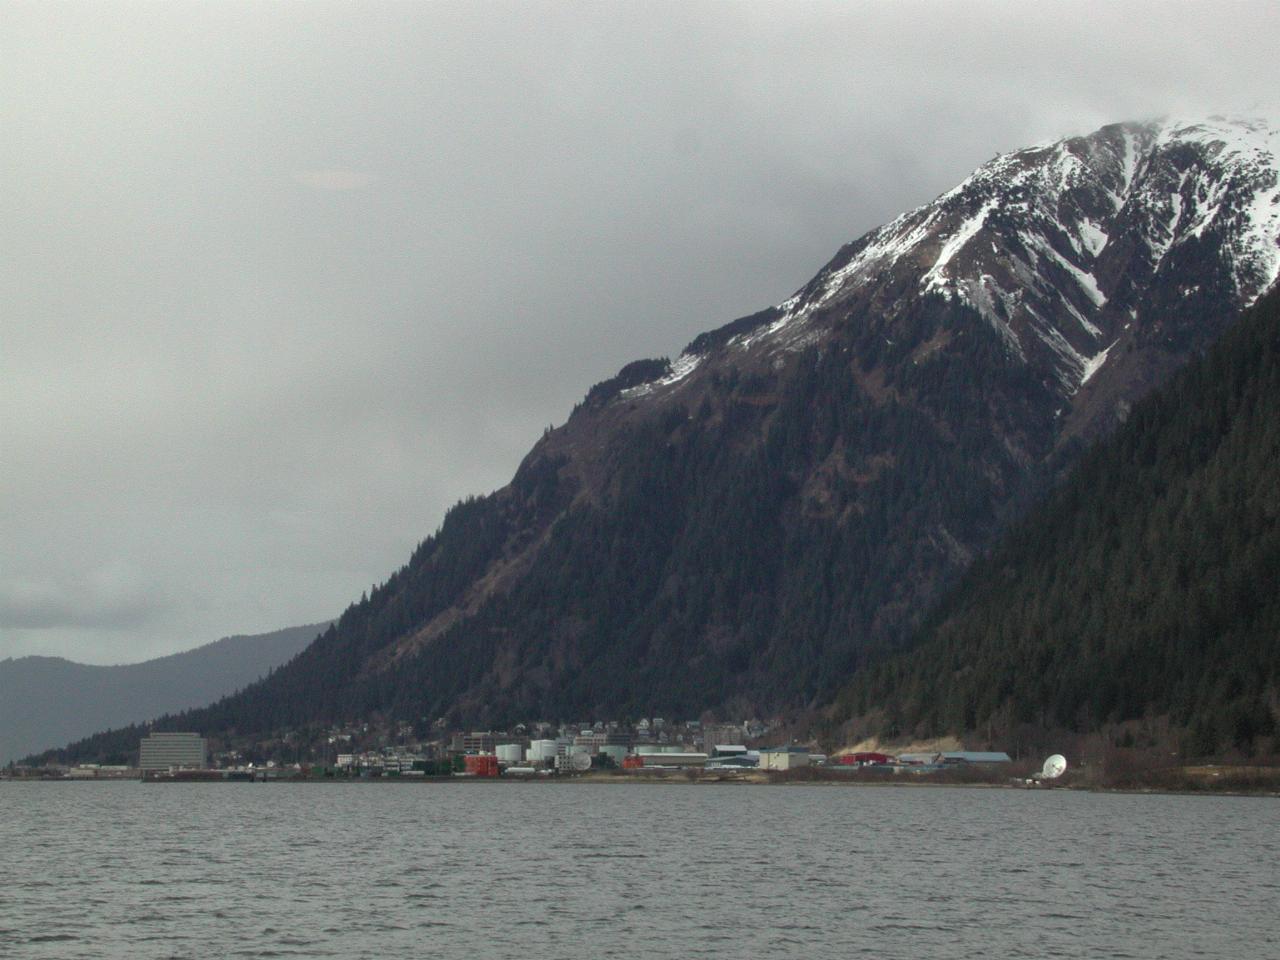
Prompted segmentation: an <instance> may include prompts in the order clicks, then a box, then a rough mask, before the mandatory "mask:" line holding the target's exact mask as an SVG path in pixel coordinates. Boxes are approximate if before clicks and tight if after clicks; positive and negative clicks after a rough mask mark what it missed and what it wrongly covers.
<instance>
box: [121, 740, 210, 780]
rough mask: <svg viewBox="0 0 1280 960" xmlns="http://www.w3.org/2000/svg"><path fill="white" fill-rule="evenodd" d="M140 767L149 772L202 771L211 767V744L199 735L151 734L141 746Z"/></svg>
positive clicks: (139, 751)
mask: <svg viewBox="0 0 1280 960" xmlns="http://www.w3.org/2000/svg"><path fill="white" fill-rule="evenodd" d="M138 753H139V759H138V766H139V767H141V768H142V771H143V772H144V773H145V772H146V771H148V770H169V769H175V770H202V769H204V768H205V767H207V766H208V765H209V744H208V741H206V740H205V738H204V737H202V736H200V734H198V733H151V734H148V735H147V736H145V737H143V738H142V743H141V744H140V745H139V750H138Z"/></svg>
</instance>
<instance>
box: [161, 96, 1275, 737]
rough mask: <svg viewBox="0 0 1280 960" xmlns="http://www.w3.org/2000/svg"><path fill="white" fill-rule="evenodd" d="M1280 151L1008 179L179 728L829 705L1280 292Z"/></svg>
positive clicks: (707, 336) (1128, 161)
mask: <svg viewBox="0 0 1280 960" xmlns="http://www.w3.org/2000/svg"><path fill="white" fill-rule="evenodd" d="M1278 153H1280V151H1278V150H1277V141H1276V135H1275V133H1274V132H1273V131H1271V130H1269V129H1267V128H1266V127H1264V126H1262V125H1260V124H1257V123H1252V122H1246V121H1228V120H1221V119H1213V120H1208V121H1203V122H1196V123H1179V122H1172V121H1162V122H1157V123H1149V124H1122V125H1115V126H1108V127H1103V128H1102V129H1101V130H1098V131H1096V132H1095V133H1092V134H1090V135H1089V136H1085V137H1076V138H1071V139H1068V140H1063V141H1060V142H1057V143H1052V144H1047V145H1041V146H1036V147H1031V148H1028V149H1025V150H1020V151H1017V152H1015V153H1012V154H1009V155H1007V156H1002V157H997V158H996V159H994V160H993V161H991V162H990V163H988V164H986V165H984V166H983V167H981V168H979V169H978V170H977V171H976V172H975V173H974V174H973V175H972V176H970V177H969V178H968V179H967V180H965V181H964V182H963V183H961V184H960V185H959V186H958V187H956V188H955V189H953V190H951V191H948V192H947V193H945V194H943V195H942V196H941V197H938V198H937V199H936V200H934V201H933V202H931V203H928V204H925V205H924V206H922V207H920V208H918V209H916V210H913V211H911V212H909V213H906V214H904V215H903V216H901V217H899V218H897V219H896V220H894V221H892V222H891V223H888V224H886V225H885V226H883V227H881V228H879V229H877V230H873V231H872V232H871V233H869V234H867V235H866V236H864V237H862V238H861V239H859V240H857V241H855V242H853V243H851V244H849V245H847V246H846V247H844V248H843V249H841V250H840V251H839V252H838V253H837V254H836V256H835V258H834V259H832V260H831V262H830V263H828V264H827V265H826V266H825V267H824V268H823V269H822V270H821V271H820V272H819V273H818V274H817V276H816V277H814V279H813V280H811V281H810V282H809V283H808V284H806V285H805V286H804V287H803V288H801V289H800V290H799V291H798V292H796V293H795V294H794V295H793V296H791V297H790V298H788V299H787V300H785V301H784V302H782V303H780V304H778V305H777V306H773V307H769V308H767V309H765V310H762V311H760V312H758V313H756V314H753V315H751V316H748V317H743V318H741V319H739V320H735V321H733V322H732V323H729V324H727V325H726V326H723V327H721V328H719V329H717V330H713V331H711V332H708V333H704V334H702V335H701V336H698V337H697V338H696V339H694V340H693V342H692V343H690V344H689V346H688V347H687V348H686V349H685V350H684V351H683V352H682V354H681V355H680V356H679V357H678V358H677V359H676V360H675V361H669V360H667V359H654V360H641V361H637V362H635V363H632V364H629V365H627V366H626V367H624V368H623V369H622V370H621V371H620V372H619V373H618V375H617V376H615V377H613V378H611V379H609V380H606V381H604V382H602V383H598V384H596V385H595V386H594V387H592V388H591V389H590V390H589V391H588V393H587V395H586V397H585V399H584V400H583V402H582V403H580V404H579V405H578V406H577V407H576V408H575V409H574V411H573V413H572V415H571V416H570V417H569V419H568V421H567V422H566V423H565V424H564V425H563V426H561V427H559V428H557V429H553V430H549V431H547V432H546V433H545V434H544V435H543V437H542V438H541V439H540V440H539V441H538V442H537V443H536V444H535V445H534V447H533V449H532V450H531V451H530V453H529V454H528V456H526V458H525V459H524V461H523V462H522V463H521V465H520V467H519V469H518V470H517V472H516V474H515V477H514V478H513V480H512V481H511V483H510V484H508V485H507V486H506V487H504V488H502V489H500V490H498V491H496V492H494V493H492V494H489V495H487V496H483V497H477V498H472V499H469V500H467V501H464V502H463V503H460V504H458V505H457V506H456V507H455V508H454V509H453V510H451V511H450V512H449V514H448V515H447V516H446V518H445V520H444V522H443V524H442V525H441V527H440V529H439V530H438V531H437V532H436V534H435V535H433V536H432V537H430V538H428V539H427V540H425V541H424V542H423V543H422V544H421V545H420V546H419V547H418V548H417V550H416V551H415V552H414V554H413V556H412V557H411V558H410V560H409V562H408V564H407V565H405V566H404V567H403V568H402V569H401V570H399V571H398V572H396V573H395V574H393V575H392V576H391V577H390V578H389V579H388V580H387V581H386V583H384V584H383V585H382V586H380V587H378V588H377V589H375V590H374V591H372V593H371V594H370V595H368V596H365V597H362V598H361V600H360V601H359V602H357V603H355V604H353V605H352V606H351V607H350V608H349V609H348V610H347V611H346V612H345V613H344V614H343V615H342V617H341V618H340V619H339V621H338V623H337V624H336V625H335V626H334V627H332V628H331V629H330V630H328V631H326V632H325V634H324V635H323V636H321V637H320V638H319V639H318V640H317V642H316V643H314V644H313V645H312V646H311V647H309V648H308V649H307V650H306V651H304V652H303V653H302V654H301V655H300V656H299V657H298V658H297V659H296V660H295V661H294V662H293V663H291V664H290V665H289V667H288V668H287V669H284V670H280V671H277V672H276V673H275V674H274V675H273V676H272V677H271V678H270V679H269V680H267V681H266V682H265V683H263V684H260V685H257V686H255V687H253V688H250V689H249V690H247V691H245V692H243V693H242V694H240V695H238V696H236V697H234V698H229V699H227V700H225V701H223V702H220V703H218V704H215V705H214V706H212V707H210V708H209V709H207V710H204V711H198V712H195V713H192V714H190V715H188V716H186V717H183V718H179V719H176V720H174V723H175V724H185V725H187V726H189V727H190V726H194V727H198V728H200V729H208V730H211V731H227V730H230V729H233V728H234V729H236V730H238V731H240V732H246V731H255V730H256V731H267V730H271V729H276V728H282V727H292V728H299V727H304V726H307V725H309V724H323V723H328V722H333V721H336V720H346V719H353V718H357V717H365V716H370V715H373V714H375V713H381V714H383V715H392V716H397V717H401V718H405V719H412V720H414V721H421V720H423V719H425V718H435V717H439V716H445V717H448V718H450V719H451V720H452V721H454V722H455V723H459V724H464V723H465V724H488V723H501V722H506V721H509V720H514V719H520V718H556V717H561V718H569V717H574V716H577V717H605V718H607V717H626V716H637V715H649V714H652V713H660V714H664V715H667V716H672V715H675V716H696V715H699V714H700V713H702V712H703V711H713V712H718V713H720V714H725V713H732V714H736V715H738V716H743V715H750V714H757V715H759V714H766V715H767V714H773V713H778V712H785V711H791V710H796V709H800V708H804V707H806V706H807V705H811V704H818V703H822V702H825V701H826V700H827V699H828V698H829V697H831V696H833V695H834V694H835V692H837V691H838V690H839V689H841V688H842V687H843V685H844V684H845V683H846V682H847V679H848V677H849V676H850V674H851V673H852V672H853V671H854V670H855V669H857V668H858V667H859V666H860V665H861V664H862V663H864V662H866V660H867V658H868V657H869V656H870V654H871V653H872V652H874V651H883V650H885V649H892V648H894V647H895V646H896V645H898V644H900V643H901V642H902V641H903V639H904V638H905V637H907V636H909V635H910V634H911V632H912V631H913V630H915V629H916V627H917V626H918V624H919V622H920V618H921V616H922V615H923V613H924V612H925V611H926V610H927V608H928V606H929V605H930V603H931V602H933V601H934V600H935V599H936V598H937V597H938V596H940V595H941V593H942V591H943V590H944V589H946V588H947V587H949V586H950V585H951V584H952V583H954V581H955V580H956V578H957V576H958V575H959V574H960V573H961V572H962V571H963V570H964V569H965V568H966V567H967V566H968V565H969V563H970V562H971V561H972V559H973V558H974V557H975V556H977V555H978V554H980V553H981V552H982V551H984V550H985V549H987V548H988V547H989V546H990V545H991V543H992V542H993V541H994V539H995V537H996V536H997V534H998V533H999V532H1000V531H1001V530H1002V529H1004V527H1005V526H1006V525H1007V524H1008V523H1009V522H1010V520H1011V519H1013V518H1015V517H1017V516H1018V515H1020V513H1021V512H1023V511H1024V510H1025V509H1026V507H1027V505H1028V504H1029V503H1031V502H1032V501H1033V500H1034V499H1035V498H1036V497H1038V496H1039V495H1041V494H1042V493H1043V492H1044V491H1045V490H1046V489H1047V488H1048V486H1049V485H1050V484H1051V482H1052V481H1053V480H1054V479H1055V478H1056V477H1059V476H1061V474H1062V472H1063V471H1064V470H1065V469H1066V468H1067V467H1068V466H1069V465H1070V464H1071V463H1072V462H1074V460H1075V459H1077V458H1078V456H1079V455H1080V452H1081V451H1082V450H1083V449H1084V448H1085V447H1086V445H1087V444H1088V443H1089V442H1090V441H1092V440H1093V439H1094V438H1095V437H1098V436H1100V435H1103V434H1105V433H1106V432H1108V431H1110V430H1112V429H1113V428H1114V427H1115V426H1116V425H1117V424H1118V423H1120V422H1122V421H1123V420H1124V419H1125V418H1126V416H1127V415H1128V413H1129V412H1130V410H1131V409H1132V405H1133V404H1134V403H1135V402H1136V401H1137V400H1138V399H1139V398H1140V397H1141V396H1142V395H1143V394H1145V393H1146V392H1147V391H1148V390H1150V389H1151V387H1152V386H1154V385H1155V384H1158V383H1160V382H1162V381H1163V380H1164V379H1165V378H1167V377H1168V376H1169V374H1170V373H1171V372H1172V371H1174V370H1176V369H1177V368H1178V367H1180V366H1181V365H1183V364H1184V363H1186V361H1187V360H1188V359H1189V358H1191V357H1193V356H1195V355H1196V354H1197V353H1198V352H1199V351H1201V350H1202V349H1204V348H1205V347H1206V346H1207V345H1208V344H1210V343H1211V342H1212V341H1213V340H1215V339H1216V338H1217V337H1218V336H1219V335H1220V334H1221V333H1222V331H1223V330H1224V329H1226V328H1227V326H1228V325H1229V324H1230V322H1231V321H1232V319H1233V318H1234V317H1235V316H1237V314H1238V311H1239V310H1240V309H1241V308H1242V307H1244V306H1246V305H1247V304H1249V303H1251V302H1252V301H1254V300H1255V299H1256V298H1257V297H1258V296H1259V295H1260V294H1261V293H1262V292H1263V291H1264V290H1265V289H1266V288H1268V287H1269V286H1270V285H1271V284H1272V283H1274V281H1275V278H1276V275H1277V270H1278V269H1280V250H1278V249H1277V234H1278V233H1280V205H1278V202H1277V201H1278V198H1280V183H1278V180H1280V177H1278V175H1277V166H1278V165H1277V154H1278Z"/></svg>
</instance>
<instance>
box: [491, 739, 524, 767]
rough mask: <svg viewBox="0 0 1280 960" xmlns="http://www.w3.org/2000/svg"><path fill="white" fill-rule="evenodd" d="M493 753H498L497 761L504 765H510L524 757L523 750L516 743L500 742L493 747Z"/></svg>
mask: <svg viewBox="0 0 1280 960" xmlns="http://www.w3.org/2000/svg"><path fill="white" fill-rule="evenodd" d="M494 753H496V754H497V755H498V762H499V763H501V764H505V765H506V766H512V765H514V764H517V763H519V762H520V761H521V760H523V759H524V750H523V749H522V748H521V747H520V744H518V743H500V744H498V745H497V746H496V747H494Z"/></svg>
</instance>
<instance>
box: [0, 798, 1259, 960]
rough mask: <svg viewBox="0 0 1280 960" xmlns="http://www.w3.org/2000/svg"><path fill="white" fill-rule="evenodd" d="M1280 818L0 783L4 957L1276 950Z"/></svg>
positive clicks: (1225, 802) (867, 802)
mask: <svg viewBox="0 0 1280 960" xmlns="http://www.w3.org/2000/svg"><path fill="white" fill-rule="evenodd" d="M1278 824H1280V806H1277V804H1276V801H1275V800H1272V799H1265V798H1258V799H1252V798H1235V797H1166V796H1117V795H1099V794H1085V793H1074V792H1067V791H1053V792H1033V791H1013V790H1007V791H1006V790H981V789H937V790H934V789H894V788H876V787H871V788H858V787H828V786H787V787H760V786H755V787H742V786H710V785H698V786H690V785H685V784H672V785H639V784H637V785H603V784H601V785H587V784H553V783H523V784H509V783H495V784H483V783H474V782H473V783H456V784H400V785H393V784H308V785H283V784H172V785H169V784H166V785H143V784H138V783H16V782H8V783H0V844H2V846H0V849H2V850H3V851H4V873H3V881H0V956H3V957H15V958H22V960H26V958H50V960H75V958H94V960H99V958H125V957H127V958H138V960H145V958H166V960H168V958H206V957H341V958H380V960H381V958H400V957H404V958H410V957H414V958H416V957H421V956H425V955H430V956H439V957H463V956H465V957H468V958H478V960H490V958H495V960H496V958H519V960H533V958H541V957H547V958H584V960H585V958H592V960H594V958H601V957H639V956H643V957H654V958H666V957H670V958H691V957H743V956H753V957H829V956H847V957H876V958H913V960H914V958H920V957H947V958H954V957H974V958H978V957H981V958H984V960H985V958H989V957H991V956H993V955H997V956H1000V957H1002V958H1004V957H1088V958H1095V957H1114V958H1161V960H1164V958H1183V957H1185V958H1194V957H1222V958H1232V960H1275V958H1277V957H1280V933H1278V932H1277V929H1278V926H1280V925H1278V924H1277V918H1278V917H1280V866H1277V864H1280V826H1278Z"/></svg>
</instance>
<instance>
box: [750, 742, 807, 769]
mask: <svg viewBox="0 0 1280 960" xmlns="http://www.w3.org/2000/svg"><path fill="white" fill-rule="evenodd" d="M807 766H809V748H808V747H774V748H772V749H770V750H761V751H760V769H761V770H795V769H796V768H798V767H807Z"/></svg>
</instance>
